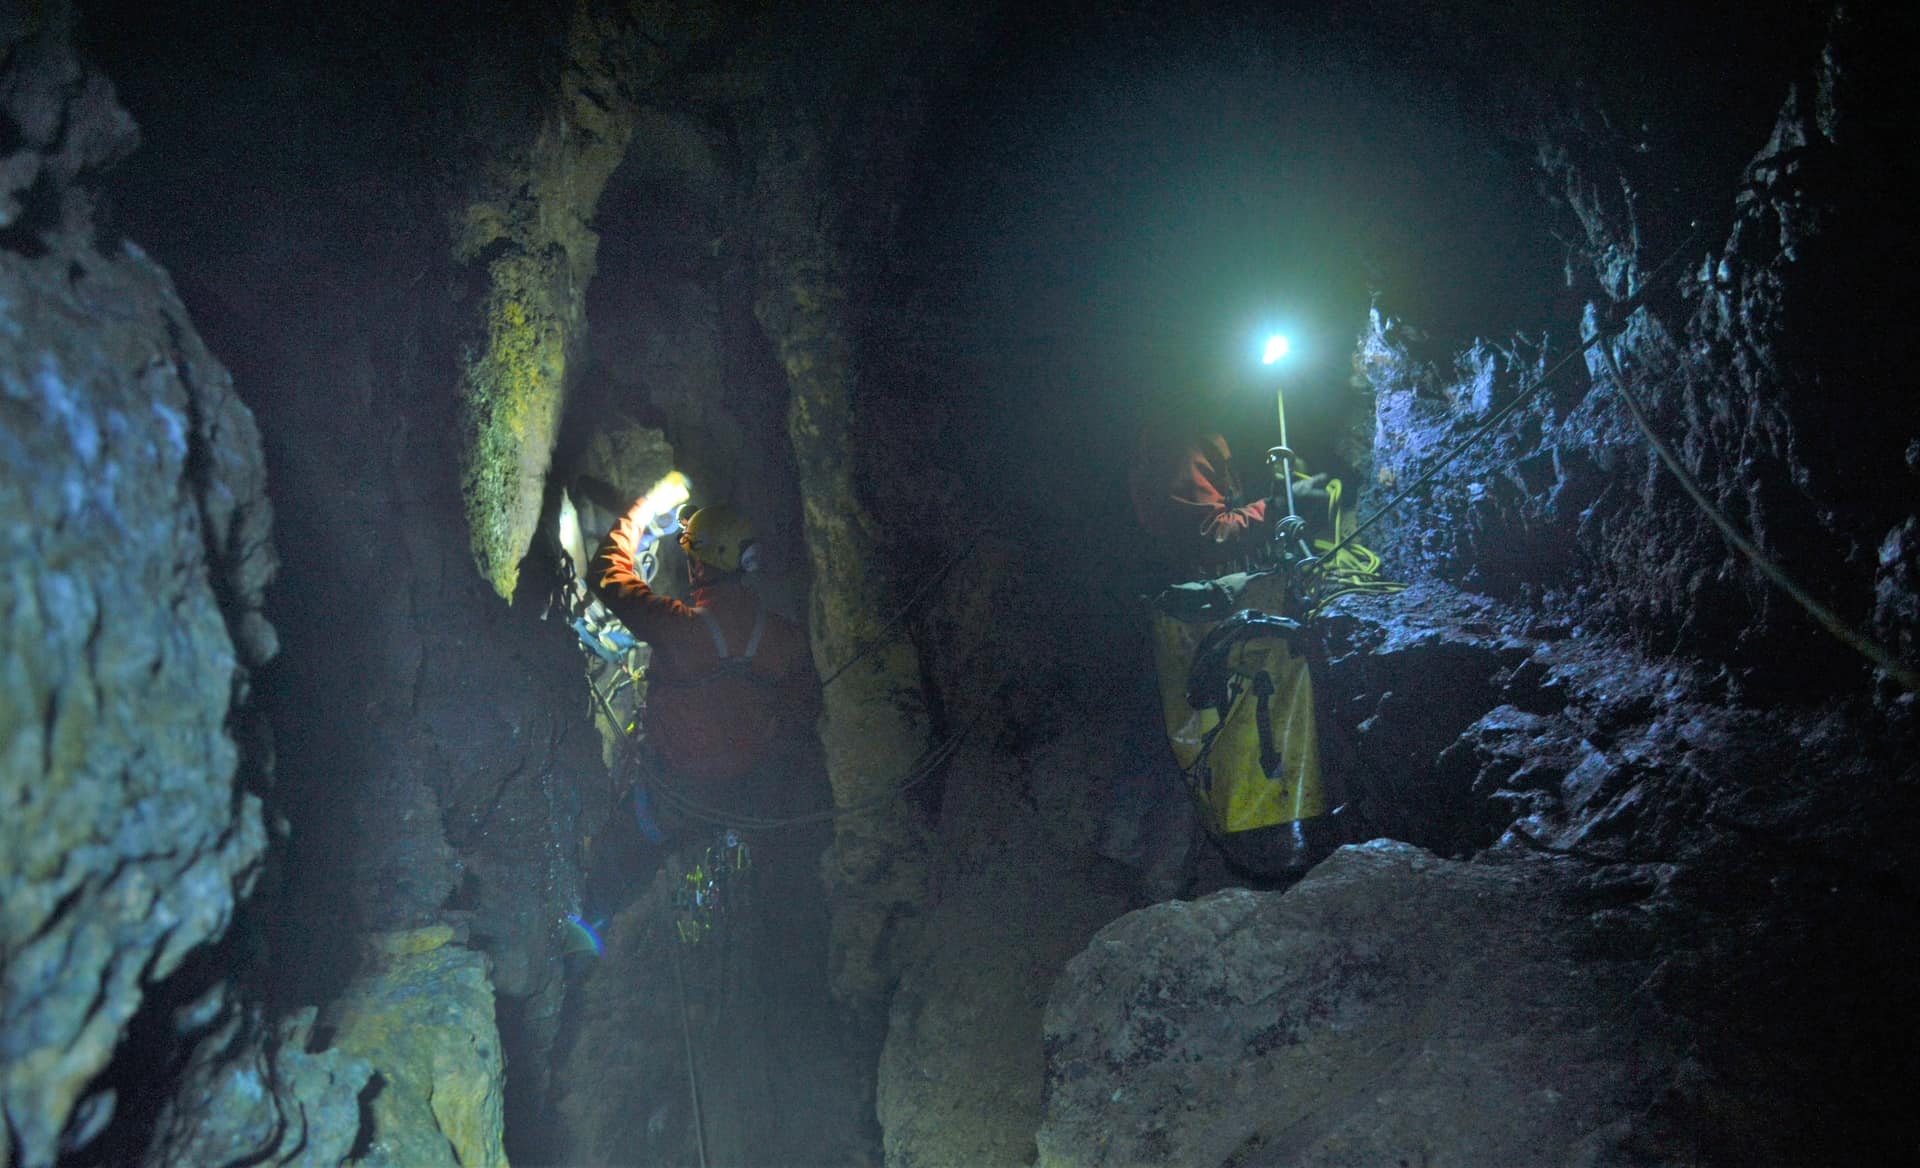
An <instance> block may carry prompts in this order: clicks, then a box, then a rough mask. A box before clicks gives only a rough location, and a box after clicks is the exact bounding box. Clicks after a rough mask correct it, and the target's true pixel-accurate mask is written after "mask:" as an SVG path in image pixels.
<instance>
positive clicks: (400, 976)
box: [324, 926, 507, 1168]
mask: <svg viewBox="0 0 1920 1168" xmlns="http://www.w3.org/2000/svg"><path fill="white" fill-rule="evenodd" d="M450 940H451V930H449V929H447V928H445V927H444V926H442V927H438V928H429V929H417V930H413V931H410V932H403V933H388V934H383V935H381V936H379V937H376V938H375V939H374V940H373V942H372V945H371V947H370V951H369V954H368V964H367V967H366V968H365V969H364V970H363V971H362V972H361V974H360V975H359V976H358V977H356V978H355V979H354V981H353V982H352V983H351V984H350V985H349V986H348V987H347V989H346V992H345V993H343V994H342V995H341V996H340V998H339V999H338V1000H336V1001H335V1002H334V1003H333V1004H332V1005H331V1006H330V1007H329V1008H328V1011H327V1014H326V1018H325V1019H324V1021H325V1023H326V1024H327V1026H328V1027H329V1029H330V1030H331V1032H332V1046H333V1048H334V1049H337V1050H339V1051H341V1052H343V1053H345V1054H346V1055H348V1056H350V1057H352V1058H355V1059H359V1060H362V1061H363V1062H365V1064H366V1065H367V1066H369V1067H372V1068H373V1072H374V1074H375V1075H376V1076H378V1086H377V1088H376V1089H375V1091H374V1093H373V1098H372V1104H371V1118H372V1130H371V1131H370V1132H369V1133H367V1134H366V1138H367V1139H369V1140H370V1141H371V1143H370V1144H369V1146H368V1147H367V1149H366V1151H365V1152H364V1154H362V1155H361V1156H359V1157H358V1158H357V1160H356V1161H355V1162H357V1163H362V1164H368V1165H389V1164H390V1165H394V1166H395V1168H400V1166H402V1165H407V1166H411V1165H419V1166H421V1168H427V1166H429V1165H450V1166H458V1168H471V1166H474V1165H480V1166H482V1168H504V1165H505V1164H506V1162H507V1159H506V1153H505V1152H504V1151H503V1150H502V1149H501V1143H500V1139H501V1105H502V1087H503V1084H504V1080H505V1071H504V1067H503V1063H502V1058H501V1053H500V1031H499V1029H498V1028H497V1027H496V1026H495V1024H494V1014H493V1001H494V999H493V984H492V982H490V981H489V980H488V978H487V959H486V957H485V956H483V955H482V954H479V953H476V952H474V951H473V950H471V949H468V948H466V947H465V946H462V945H458V944H451V943H450Z"/></svg>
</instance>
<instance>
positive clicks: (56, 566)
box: [0, 5, 275, 1166]
mask: <svg viewBox="0 0 1920 1168" xmlns="http://www.w3.org/2000/svg"><path fill="white" fill-rule="evenodd" d="M66 16H67V14H66V13H65V12H64V10H63V9H62V8H61V7H60V6H57V5H56V6H52V8H51V9H49V10H48V11H46V12H41V13H40V14H39V15H38V17H37V18H28V17H26V16H24V15H22V14H20V13H18V12H16V11H15V10H14V9H13V8H12V7H11V6H10V7H9V9H8V13H7V17H6V18H5V19H4V20H0V117H4V119H5V121H6V124H7V125H8V126H9V127H10V130H11V131H12V133H11V134H10V136H9V138H8V145H7V147H6V148H5V149H6V151H7V153H6V156H5V157H4V158H3V159H0V394H3V395H4V396H3V397H0V409H4V430H0V564H4V565H5V566H4V568H0V572H4V573H5V583H4V586H0V595H4V598H5V599H4V603H3V604H0V608H3V609H4V612H5V617H4V624H0V655H3V657H4V662H5V664H4V669H3V671H0V987H3V988H0V1068H4V1069H0V1108H4V1111H5V1117H6V1124H5V1126H6V1134H5V1136H4V1137H0V1164H5V1163H8V1162H9V1161H10V1160H12V1159H13V1157H14V1156H16V1155H17V1156H18V1158H19V1163H21V1164H24V1165H30V1166H32V1165H44V1164H48V1163H50V1162H52V1160H53V1158H54V1155H55V1152H56V1149H57V1148H58V1146H59V1141H60V1138H61V1133H62V1130H63V1129H64V1128H65V1127H66V1125H67V1123H68V1119H69V1117H70V1116H71V1115H73V1114H74V1111H75V1106H76V1104H78V1103H80V1101H81V1099H82V1097H83V1095H85V1093H86V1092H87V1090H88V1084H89V1082H90V1081H91V1080H92V1079H93V1078H94V1076H95V1075H97V1074H98V1073H99V1072H100V1071H101V1070H102V1069H103V1068H104V1067H105V1066H106V1065H107V1062H108V1059H109V1058H110V1057H111V1056H112V1054H113V1052H114V1049H115V1046H116V1044H117V1043H118V1042H119V1041H120V1039H121V1037H122V1034H123V1033H124V1030H125V1027H126V1026H127V1024H128V1022H129V1020H130V1019H131V1018H132V1017H133V1015H134V1013H135V1012H136V1011H137V1010H138V1009H139V1007H140V1004H141V1001H142V997H143V995H144V994H145V992H146V991H147V989H148V988H149V987H150V986H152V985H153V984H154V983H157V982H160V981H163V980H164V979H166V978H167V977H168V976H169V975H170V974H172V973H174V971H175V970H176V969H178V968H179V966H180V965H181V963H182V961H183V959H184V958H185V957H186V956H187V955H188V954H189V953H190V952H191V951H193V950H194V949H195V947H196V946H199V945H202V944H204V943H206V942H209V941H212V940H214V939H216V938H218V937H219V936H220V935H221V934H222V932H223V931H224V930H225V929H226V928H227V925H228V923H229V921H230V920H231V918H232V915H233V912H234V905H235V902H236V899H237V898H238V897H239V896H241V895H243V894H244V892H245V889H246V888H247V886H248V884H249V882H250V880H251V878H252V873H253V871H254V869H255V866H256V864H257V861H258V859H259V856H260V853H261V851H262V849H263V848H264V847H265V845H266V835H265V831H264V830H263V827H262V824H261V815H260V802H259V800H258V798H257V797H256V796H255V795H254V794H252V793H249V792H247V791H244V790H239V789H236V786H237V785H236V775H237V774H238V773H239V771H240V768H241V766H242V762H243V759H242V757H241V752H240V750H239V749H238V748H237V747H236V745H235V742H234V739H233V728H234V726H235V725H236V724H237V723H239V722H240V721H241V720H242V719H243V717H244V716H243V714H242V713H241V711H240V709H239V708H238V707H239V705H240V702H241V701H242V700H243V699H244V698H245V695H246V693H247V686H248V678H249V676H250V674H251V672H252V670H253V669H255V668H256V667H258V666H260V665H262V664H264V663H265V662H266V660H267V659H268V658H269V657H271V656H272V655H273V654H274V652H275V639H274V632H273V629H272V628H271V627H270V626H269V625H268V624H267V623H266V621H265V620H264V619H262V617H261V615H260V612H259V608H260V602H261V592H262V589H263V588H264V587H265V585H266V583H267V580H268V578H269V577H270V576H271V575H272V573H273V570H274V553H273V549H272V547H271V546H270V544H269V543H268V526H269V522H270V520H269V511H268V507H267V501H266V497H265V495H264V485H265V479H264V472H263V469H262V466H261V453H260V439H259V436H258V433H257V431H256V430H255V428H254V422H253V416H252V414H251V413H250V412H249V411H248V410H247V408H246V406H244V405H243V404H241V402H240V399H239V398H238V397H236V396H235V394H234V389H233V384H232V381H231V379H230V378H229V377H228V375H227V372H226V370H225V369H224V368H222V367H221V365H220V363H219V362H218V361H217V360H215V359H214V357H213V356H212V355H211V354H210V353H208V352H207V350H206V348H205V347H204V346H203V345H202V344H201V341H200V338H199V335H198V333H197V332H196V331H195V330H194V327H193V324H192V322H191V321H190V320H189V319H188V316H187V312H186V310H185V308H183V307H182V305H181V303H180V301H179V299H178V298H177V296H176V295H175V293H174V289H173V285H172V283H171V281H170V280H169V279H168V277H167V275H166V273H165V272H163V271H162V270H161V269H160V268H159V266H158V265H156V264H155V263H154V262H153V261H152V260H150V259H148V258H147V256H146V255H145V254H144V253H142V252H141V251H140V250H139V249H138V248H136V247H133V246H132V245H130V244H117V243H116V244H107V245H101V244H97V243H96V240H95V237H94V232H93V229H92V213H93V200H92V196H91V194H90V193H89V192H90V188H91V186H92V184H93V182H94V179H95V172H96V171H97V170H98V169H99V168H100V167H102V166H104V165H106V164H108V163H110V162H113V161H114V160H116V159H118V158H120V157H121V156H123V155H124V154H125V153H126V152H127V151H128V150H129V149H131V148H132V146H133V144H134V142H135V139H136V135H135V131H134V128H133V125H132V123H131V122H130V121H129V119H128V118H127V115H126V114H125V113H124V112H123V111H122V110H121V109H120V107H119V106H118V104H117V103H116V102H115V99H114V95H113V89H112V87H111V86H110V85H109V84H108V83H107V82H106V80H105V79H103V78H102V77H101V76H100V75H99V74H97V73H95V72H92V71H90V70H85V69H82V68H81V67H80V66H79V65H78V64H77V63H76V61H75V59H74V57H73V56H72V53H71V50H70V49H69V47H68V44H67V41H66V37H65V30H64V28H63V27H62V24H63V21H64V19H65V18H66ZM248 761H250V762H251V763H252V764H253V765H255V766H258V765H262V764H263V763H264V762H265V760H264V759H262V758H257V757H256V758H253V759H251V760H248ZM111 1111H112V1101H111V1099H96V1100H93V1101H91V1102H90V1103H89V1104H88V1106H87V1109H86V1112H85V1117H86V1119H85V1122H83V1124H82V1125H81V1128H80V1129H78V1130H76V1131H75V1132H74V1140H75V1142H82V1141H83V1137H84V1138H91V1136H93V1135H96V1134H98V1131H99V1129H100V1127H101V1126H102V1125H103V1124H104V1122H105V1120H106V1118H107V1116H108V1115H110V1114H111Z"/></svg>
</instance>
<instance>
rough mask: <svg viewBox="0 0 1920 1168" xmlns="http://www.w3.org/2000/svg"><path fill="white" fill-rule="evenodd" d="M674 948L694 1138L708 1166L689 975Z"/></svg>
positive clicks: (704, 1165)
mask: <svg viewBox="0 0 1920 1168" xmlns="http://www.w3.org/2000/svg"><path fill="white" fill-rule="evenodd" d="M667 948H669V949H671V950H673V980H674V981H675V982H677V983H679V986H680V1041H681V1043H682V1045H683V1046H684V1048H685V1050H686V1054H687V1092H688V1093H689V1094H690V1095H692V1096H693V1140H694V1146H695V1147H697V1148H698V1149H699V1150H700V1168H707V1120H706V1116H705V1114H704V1113H703V1112H702V1111H701V1110H700V1073H699V1071H698V1070H696V1069H695V1067H694V1062H693V1024H692V1023H691V1022H689V1021H687V975H686V972H685V970H684V969H683V968H682V967H681V964H680V949H681V946H679V945H668V946H667Z"/></svg>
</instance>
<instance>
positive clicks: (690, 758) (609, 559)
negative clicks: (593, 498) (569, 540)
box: [588, 515, 820, 786]
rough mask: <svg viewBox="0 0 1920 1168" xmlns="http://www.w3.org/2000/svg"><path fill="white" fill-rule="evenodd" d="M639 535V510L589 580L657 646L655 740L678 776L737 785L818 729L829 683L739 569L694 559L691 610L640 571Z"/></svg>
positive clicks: (649, 717) (610, 541) (652, 683)
mask: <svg viewBox="0 0 1920 1168" xmlns="http://www.w3.org/2000/svg"><path fill="white" fill-rule="evenodd" d="M638 536H639V531H638V528H637V526H636V524H635V523H634V520H633V518H632V516H631V515H629V516H627V517H626V518H623V519H621V520H620V522H618V523H616V524H614V527H613V530H612V531H609V532H608V533H607V537H606V539H604V540H602V541H601V543H600V550H599V551H598V553H596V554H595V556H594V559H593V565H592V567H591V568H590V569H589V574H588V579H589V580H590V581H591V582H592V584H593V593H594V595H595V596H597V597H599V598H600V602H601V603H602V604H604V605H606V606H607V608H608V610H609V611H611V612H612V613H613V615H614V616H616V617H619V618H620V623H622V624H624V625H625V626H626V627H627V631H628V632H630V633H632V634H633V635H634V637H635V638H636V639H638V640H641V641H645V642H646V643H647V644H649V645H651V646H652V647H653V660H652V664H651V665H650V666H649V667H648V669H647V713H646V731H647V738H648V740H649V741H650V742H651V743H652V744H653V747H654V749H655V750H656V751H657V752H658V753H659V756H660V760H661V762H663V763H665V764H666V765H667V767H669V768H670V769H671V770H672V771H673V772H674V773H676V774H679V775H683V776H685V777H687V778H689V779H693V780H696V781H698V782H700V783H701V784H703V785H705V786H713V785H716V784H721V785H723V784H728V783H731V782H733V781H735V780H738V779H740V778H742V777H744V776H745V775H747V774H748V773H749V772H751V771H752V770H753V769H754V768H755V767H757V766H759V765H760V764H761V763H763V762H765V761H767V760H768V759H769V758H770V757H772V756H773V755H774V754H775V747H776V745H777V744H778V743H779V742H780V741H781V740H783V739H792V738H795V737H797V736H799V735H800V734H803V733H805V732H806V731H807V729H808V728H809V727H810V726H811V725H812V721H813V718H814V716H815V715H816V714H817V713H818V711H819V707H820V686H819V684H818V682H817V681H816V680H815V678H814V673H813V668H812V664H813V663H812V659H811V656H810V654H809V652H808V649H807V638H806V634H805V633H803V632H801V630H800V628H799V627H798V626H797V625H795V624H794V623H793V622H792V621H789V620H787V619H786V618H784V617H781V616H779V615H777V614H775V613H772V612H768V611H767V610H766V608H765V607H764V606H763V605H762V604H761V603H760V600H759V598H758V597H756V596H755V595H754V594H753V592H752V590H751V589H749V588H748V587H747V586H746V584H745V582H744V581H743V580H742V579H741V578H740V574H739V573H737V572H733V573H723V572H719V571H717V570H715V569H713V568H711V567H708V566H707V565H705V564H701V563H699V562H698V561H689V562H688V568H689V570H690V575H691V578H692V581H693V586H694V592H693V604H692V605H691V606H689V605H685V604H682V603H680V602H679V601H678V600H675V599H673V598H672V597H671V596H661V595H659V594H658V593H656V592H654V590H653V589H651V588H649V587H648V586H647V583H646V581H645V580H642V579H641V578H640V575H639V573H637V572H636V571H635V570H634V566H633V557H634V548H635V545H636V543H637V541H638ZM723 646H724V650H723ZM723 651H724V654H725V655H724V656H723V655H722V654H723Z"/></svg>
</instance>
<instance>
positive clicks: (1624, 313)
mask: <svg viewBox="0 0 1920 1168" xmlns="http://www.w3.org/2000/svg"><path fill="white" fill-rule="evenodd" d="M1698 234H1700V225H1699V224H1697V223H1696V224H1694V225H1693V229H1692V230H1691V231H1689V232H1687V235H1686V238H1685V239H1682V240H1681V241H1680V243H1679V244H1678V246H1676V247H1675V248H1674V249H1673V251H1672V252H1670V253H1669V254H1668V255H1667V258H1666V259H1664V260H1662V261H1660V266H1659V267H1657V268H1655V269H1654V270H1653V271H1652V272H1651V273H1649V274H1648V275H1647V277H1646V278H1645V279H1643V280H1641V281H1640V290H1639V291H1638V292H1635V293H1634V294H1633V295H1632V296H1630V297H1628V298H1627V299H1626V300H1624V301H1622V302H1621V304H1620V309H1619V323H1618V324H1616V325H1614V327H1613V328H1612V329H1611V330H1609V329H1604V328H1603V329H1600V330H1598V331H1597V332H1595V333H1594V334H1593V336H1591V337H1588V338H1587V339H1585V340H1584V341H1582V342H1581V343H1580V347H1579V348H1577V349H1575V350H1574V351H1573V352H1571V353H1568V354H1567V355H1566V356H1564V357H1562V358H1560V360H1558V361H1556V362H1554V365H1553V367H1552V368H1551V369H1548V370H1547V371H1546V372H1545V373H1543V374H1541V376H1540V379H1539V380H1538V381H1536V382H1534V383H1533V384H1532V385H1529V386H1527V387H1526V388H1525V389H1522V390H1521V391H1520V392H1519V393H1517V394H1515V395H1514V397H1513V400H1512V401H1510V402H1508V403H1507V404H1506V405H1504V406H1501V407H1500V408H1499V409H1498V410H1495V411H1494V413H1493V416H1492V417H1490V418H1488V419H1487V420H1486V421H1485V422H1482V423H1481V424H1480V425H1479V426H1477V427H1475V428H1474V430H1473V432H1472V433H1470V434H1468V435H1467V436H1466V437H1465V438H1463V439H1461V440H1460V441H1459V442H1457V443H1455V444H1454V445H1453V446H1452V448H1450V449H1449V450H1447V452H1446V453H1444V454H1442V455H1441V456H1440V457H1439V458H1437V459H1435V460H1434V463H1433V465H1432V466H1430V467H1428V468H1427V469H1426V470H1425V471H1423V472H1422V473H1421V474H1420V475H1419V477H1417V478H1415V479H1414V480H1413V481H1412V482H1411V483H1408V484H1407V485H1406V487H1405V488H1404V489H1402V490H1401V491H1400V493H1399V494H1396V495H1395V496H1394V497H1393V498H1391V499H1388V500H1387V501H1386V502H1385V503H1383V504H1381V505H1380V508H1379V510H1377V511H1375V512H1374V513H1373V514H1371V515H1369V516H1367V517H1366V518H1365V519H1363V520H1361V521H1360V522H1359V523H1358V524H1356V525H1355V526H1354V528H1353V530H1352V531H1350V532H1348V533H1347V534H1346V536H1344V537H1343V538H1341V539H1339V540H1337V541H1336V542H1335V543H1334V544H1333V546H1332V547H1331V548H1329V549H1328V553H1327V557H1332V556H1335V555H1337V554H1338V553H1340V552H1341V551H1344V550H1345V549H1346V548H1347V547H1349V546H1351V545H1352V544H1353V542H1354V540H1356V539H1357V538H1359V535H1360V533H1361V532H1363V531H1365V530H1366V529H1367V528H1369V527H1372V526H1373V525H1374V524H1375V523H1377V522H1379V521H1380V519H1381V518H1382V517H1384V516H1385V515H1386V514H1387V513H1388V512H1390V511H1392V510H1393V509H1394V508H1395V507H1398V506H1399V505H1400V504H1401V503H1404V502H1406V501H1407V500H1408V499H1409V498H1411V497H1412V496H1413V494H1414V492H1415V491H1418V490H1419V489H1420V488H1421V487H1424V486H1426V485H1427V484H1428V483H1429V482H1432V481H1433V479H1434V477H1435V476H1437V475H1438V474H1439V473H1440V472H1441V471H1443V470H1445V469H1446V468H1447V466H1448V464H1450V463H1451V462H1452V461H1453V460H1454V459H1456V458H1458V457H1459V456H1460V455H1461V453H1463V452H1464V451H1465V450H1466V449H1467V448H1468V447H1470V446H1472V445H1474V444H1475V443H1476V442H1478V441H1480V439H1482V438H1484V437H1486V436H1487V435H1488V434H1490V433H1492V432H1493V428H1494V427H1495V426H1498V425H1499V424H1500V423H1501V422H1504V421H1506V420H1507V418H1508V417H1510V416H1511V415H1512V414H1513V412H1514V411H1515V410H1517V409H1519V408H1520V407H1521V406H1522V405H1524V404H1525V403H1526V402H1528V401H1531V400H1532V399H1533V396H1534V395H1535V394H1537V393H1539V392H1540V391H1541V390H1542V389H1544V388H1545V387H1546V386H1547V385H1548V384H1549V383H1551V382H1552V381H1553V379H1554V378H1555V377H1556V376H1558V375H1559V373H1560V371H1561V370H1562V369H1565V368H1566V367H1567V366H1568V365H1570V364H1572V363H1573V360H1574V358H1576V357H1579V356H1581V355H1582V354H1584V353H1585V352H1586V351H1587V350H1588V349H1591V348H1593V346H1595V345H1597V344H1599V343H1600V341H1601V340H1602V339H1604V338H1605V337H1606V336H1607V335H1608V334H1609V333H1610V332H1618V331H1620V329H1621V328H1623V327H1625V325H1626V321H1627V319H1628V318H1629V317H1631V316H1632V315H1633V314H1634V313H1635V312H1636V311H1638V310H1639V308H1640V306H1641V305H1642V304H1643V303H1644V302H1645V301H1646V298H1647V296H1648V295H1649V294H1650V293H1651V292H1652V291H1653V288H1654V285H1655V283H1656V282H1657V281H1658V280H1659V279H1660V277H1661V276H1662V275H1663V274H1664V273H1665V272H1666V271H1667V269H1668V268H1671V267H1672V266H1673V262H1674V261H1675V260H1677V259H1679V258H1680V254H1681V253H1682V252H1684V251H1685V250H1686V249H1687V247H1688V246H1689V245H1690V244H1692V243H1693V239H1694V236H1696V235H1698ZM1327 557H1323V558H1322V560H1321V561H1320V563H1325V562H1327ZM1317 568H1318V564H1316V565H1315V566H1314V569H1310V570H1316V569H1317Z"/></svg>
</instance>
